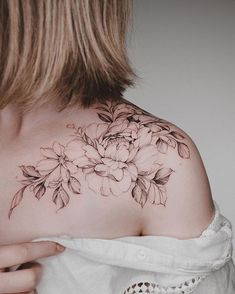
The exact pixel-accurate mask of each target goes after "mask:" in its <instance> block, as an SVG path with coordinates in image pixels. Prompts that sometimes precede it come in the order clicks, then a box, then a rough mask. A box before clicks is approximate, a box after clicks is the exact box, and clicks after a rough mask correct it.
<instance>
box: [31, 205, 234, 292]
mask: <svg viewBox="0 0 235 294" xmlns="http://www.w3.org/2000/svg"><path fill="white" fill-rule="evenodd" d="M214 205H215V214H214V217H213V219H212V221H211V223H210V224H209V225H208V227H207V228H206V229H205V230H204V231H203V232H202V233H201V235H200V236H199V237H196V238H191V239H177V238H175V237H167V236H125V237H121V238H115V239H97V238H73V237H70V236H68V235H60V236H56V237H52V236H48V237H43V238H37V239H34V240H32V241H33V242H36V241H46V240H51V241H55V242H57V243H60V244H62V245H64V246H65V247H66V249H65V251H64V252H63V253H61V254H59V255H57V256H51V257H47V258H41V259H39V260H38V261H39V262H40V263H42V264H43V265H44V269H45V276H44V278H43V279H42V281H41V282H40V285H39V290H40V291H41V292H38V293H39V294H44V293H45V294H53V293H57V292H58V291H60V290H61V289H62V288H63V291H64V292H62V290H61V292H58V293H57V294H59V293H61V294H62V293H64V294H65V293H67V292H69V293H70V294H72V293H76V294H77V293H83V294H86V293H89V294H91V293H96V292H89V291H94V288H95V287H96V291H98V292H97V293H102V294H114V293H117V294H123V292H124V290H123V292H120V290H118V289H117V287H118V286H117V285H119V286H120V288H119V289H121V287H122V285H123V287H124V285H128V284H129V283H131V281H132V282H133V283H134V282H135V281H140V278H141V279H142V281H147V282H148V281H151V282H152V283H154V281H156V279H157V281H158V282H159V283H161V286H162V287H167V286H169V285H175V284H174V283H176V284H177V283H178V284H179V283H183V282H185V281H187V280H188V281H189V280H190V281H194V280H195V281H197V280H198V281H199V280H200V281H203V280H204V279H206V277H207V276H212V275H213V273H216V275H217V273H218V271H219V270H221V271H223V269H225V268H227V270H228V271H231V270H232V271H234V264H233V260H232V253H233V245H232V240H233V231H232V225H231V223H230V221H229V220H228V219H227V218H226V217H224V216H223V215H222V214H221V213H220V209H219V206H218V204H217V203H216V201H215V200H214ZM88 275H89V276H91V277H92V279H93V280H92V282H91V281H90V285H89V286H87V285H86V284H84V280H85V279H87V277H88ZM102 275H103V276H104V277H105V279H102V278H101V276H102ZM98 277H99V279H97V278H98ZM51 279H54V280H56V279H57V280H61V279H65V284H64V286H63V287H62V286H61V287H62V288H61V287H60V290H59V289H58V288H56V286H55V285H54V286H52V282H51ZM66 279H67V280H66ZM210 279H211V277H210ZM68 280H69V281H70V284H69V285H68V284H67V283H66V281H68ZM114 281H116V282H114ZM59 283H60V282H59ZM231 283H235V277H234V280H233V281H231ZM187 284H188V282H186V286H187ZM191 284H192V283H191ZM72 285H74V287H73V286H72ZM182 285H183V284H182ZM50 287H51V288H50ZM53 287H54V288H53ZM70 287H72V288H70ZM193 287H196V283H195V285H193ZM234 287H235V286H234ZM78 288H79V289H83V290H81V292H73V291H75V289H78ZM52 289H54V290H52ZM55 289H57V290H55ZM66 289H67V290H66ZM69 289H70V290H69ZM123 289H124V288H123ZM159 289H160V288H159ZM162 289H163V288H162ZM88 290H89V291H88ZM171 290H173V289H170V290H169V291H171ZM45 291H47V292H45ZM53 291H57V292H53ZM86 291H88V292H86ZM99 291H101V292H99ZM159 291H160V290H159ZM162 291H163V290H162ZM164 291H165V290H164ZM164 291H163V292H162V293H164ZM177 291H178V290H177ZM126 293H129V292H126ZM135 293H137V292H135ZM142 293H143V292H142ZM146 293H147V292H146ZM153 293H158V292H153ZM159 293H160V292H159ZM169 293H181V292H169ZM182 293H183V292H182ZM185 293H189V292H185ZM234 293H235V292H234Z"/></svg>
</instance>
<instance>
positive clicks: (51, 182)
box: [47, 181, 60, 189]
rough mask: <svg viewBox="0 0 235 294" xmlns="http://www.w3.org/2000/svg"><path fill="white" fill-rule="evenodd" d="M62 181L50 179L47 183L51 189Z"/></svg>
mask: <svg viewBox="0 0 235 294" xmlns="http://www.w3.org/2000/svg"><path fill="white" fill-rule="evenodd" d="M59 183H60V181H50V182H49V183H48V185H47V187H48V188H50V189H55V188H57V186H58V185H59Z"/></svg>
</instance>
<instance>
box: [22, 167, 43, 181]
mask: <svg viewBox="0 0 235 294" xmlns="http://www.w3.org/2000/svg"><path fill="white" fill-rule="evenodd" d="M20 169H21V170H22V172H23V175H24V176H25V177H34V178H40V177H41V175H40V173H39V172H38V171H37V170H36V169H35V167H34V166H32V165H27V166H26V165H21V166H20Z"/></svg>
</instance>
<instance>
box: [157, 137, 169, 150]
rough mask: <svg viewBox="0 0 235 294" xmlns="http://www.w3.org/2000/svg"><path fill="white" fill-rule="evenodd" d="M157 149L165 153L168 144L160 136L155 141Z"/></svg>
mask: <svg viewBox="0 0 235 294" xmlns="http://www.w3.org/2000/svg"><path fill="white" fill-rule="evenodd" d="M156 146H157V150H158V151H159V152H161V153H166V152H167V149H168V144H167V143H166V142H165V141H163V140H162V139H161V138H159V139H158V141H157V142H156Z"/></svg>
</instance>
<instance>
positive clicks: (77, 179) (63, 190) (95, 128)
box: [0, 100, 210, 238]
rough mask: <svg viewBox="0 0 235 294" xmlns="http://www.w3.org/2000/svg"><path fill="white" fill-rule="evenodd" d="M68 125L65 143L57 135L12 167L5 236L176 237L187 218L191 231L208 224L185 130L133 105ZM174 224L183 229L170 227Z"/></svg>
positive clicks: (91, 113) (199, 173)
mask: <svg viewBox="0 0 235 294" xmlns="http://www.w3.org/2000/svg"><path fill="white" fill-rule="evenodd" d="M63 124H64V128H65V129H66V131H64V130H62V128H60V129H61V132H59V133H61V135H60V136H57V135H55V134H53V135H52V134H51V135H50V136H51V137H49V138H48V139H47V140H46V141H45V140H44V141H43V143H39V144H32V146H31V147H30V144H29V149H30V150H27V152H25V155H24V156H22V157H21V158H17V160H16V159H12V158H11V159H10V158H8V159H7V161H6V162H8V167H6V170H5V171H4V172H2V179H4V177H5V179H6V180H8V181H9V183H8V184H5V189H4V192H5V195H6V197H5V198H4V199H1V202H2V205H1V224H2V226H1V227H0V232H1V233H2V235H4V234H5V236H6V233H8V236H10V234H12V235H13V234H14V233H16V232H17V230H18V227H17V226H16V225H15V224H16V222H17V225H19V224H21V227H24V228H25V229H26V231H27V230H28V232H29V235H30V234H31V235H33V234H35V237H40V236H41V235H45V234H46V233H47V234H49V233H53V234H59V233H63V234H68V233H70V234H72V235H74V236H75V235H77V236H80V235H82V236H93V237H103V238H109V237H110V238H115V237H120V236H122V235H132V234H136V235H137V234H138V233H139V232H140V229H142V234H159V233H161V232H164V230H165V232H167V230H168V232H171V231H172V230H174V232H178V230H179V227H180V226H181V225H182V223H183V222H184V221H185V220H187V221H189V216H192V218H191V219H190V220H191V224H192V225H194V224H195V222H196V221H197V218H198V217H201V218H202V217H204V223H203V224H205V213H206V209H203V207H205V202H206V201H207V207H208V205H209V204H210V201H209V200H210V199H209V196H208V193H209V192H208V190H207V191H206V189H208V186H207V182H206V178H205V171H204V170H203V168H202V162H201V161H200V160H201V159H200V156H199V152H198V150H197V148H196V146H195V144H194V143H193V141H192V140H191V138H190V137H189V136H188V135H187V134H186V133H185V132H184V131H183V130H182V129H180V128H179V127H177V126H176V125H174V124H172V123H171V122H169V121H167V120H164V119H162V118H158V117H156V116H154V115H153V114H151V113H149V112H147V111H145V110H143V109H141V108H140V107H138V106H136V105H134V104H132V103H130V102H129V101H127V100H123V101H120V102H115V103H114V102H105V103H100V104H99V105H97V106H96V107H94V108H92V109H90V110H87V111H84V112H81V113H80V114H79V115H77V116H76V115H75V116H74V115H73V116H71V117H69V118H66V120H65V121H63V123H62V124H61V123H60V125H63ZM35 140H36V139H34V141H35ZM8 157H10V156H8ZM5 159H6V158H5ZM16 161H17V164H16ZM10 162H12V164H10ZM195 171H196V173H195ZM15 174H16V176H15ZM11 175H13V176H12V178H11ZM10 178H11V179H10ZM203 189H204V190H203ZM1 192H2V191H1ZM206 194H207V195H206ZM196 195H197V197H196ZM203 199H204V200H203ZM205 199H207V200H205ZM201 200H203V201H204V202H203V201H202V202H200V201H201ZM189 203H190V204H189ZM199 203H202V204H201V206H203V205H204V206H203V207H201V206H200V205H199ZM193 207H194V208H196V209H199V208H200V209H202V210H200V216H198V215H196V214H193V213H191V212H190V209H191V210H192V208H193ZM189 208H190V209H189ZM187 209H188V210H187ZM196 209H195V212H196V211H197V210H196ZM187 211H188V212H187ZM173 212H174V214H173ZM170 216H171V218H170ZM180 216H181V217H180ZM7 218H8V220H7ZM173 218H178V220H179V221H178V227H175V228H173V227H172V223H174V222H175V219H173ZM202 221H203V220H202ZM127 223H128V226H127ZM190 228H191V227H190Z"/></svg>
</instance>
